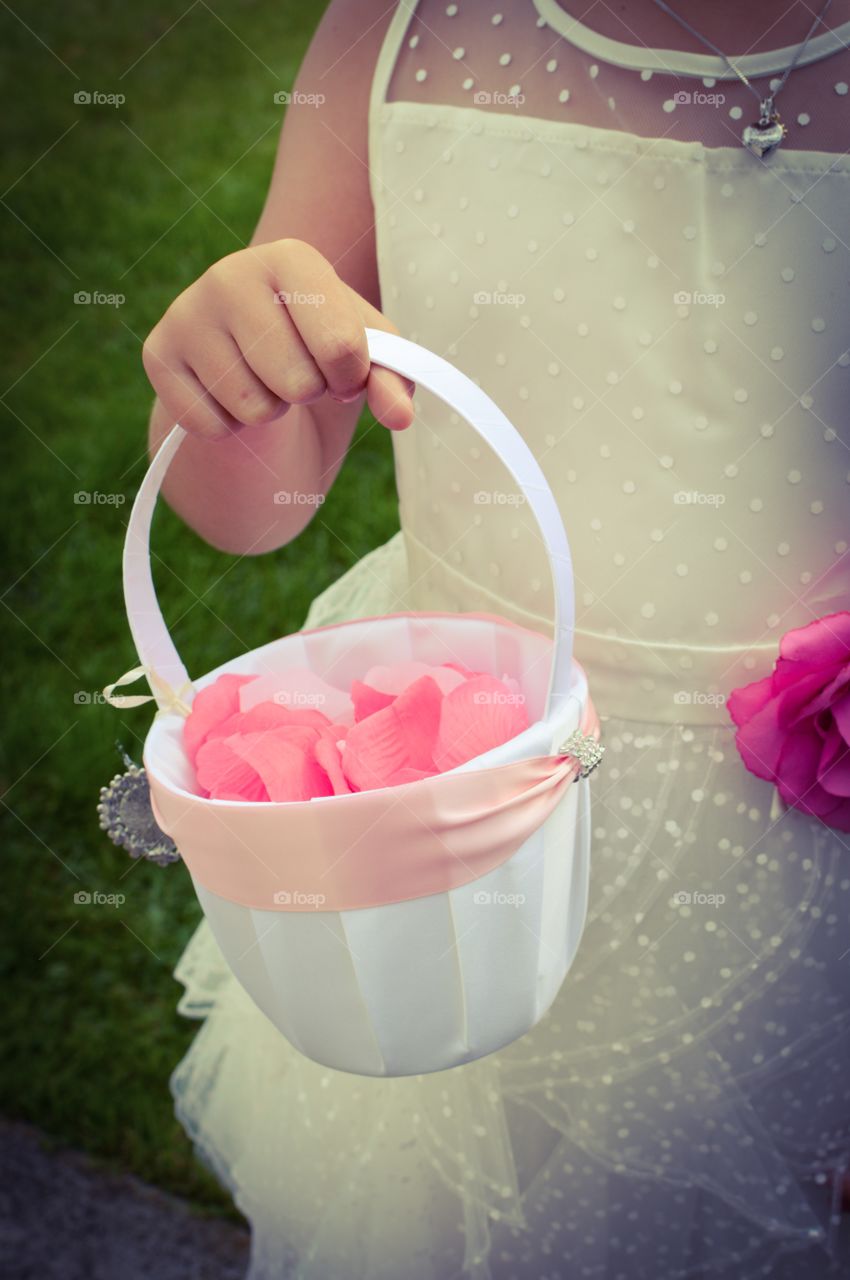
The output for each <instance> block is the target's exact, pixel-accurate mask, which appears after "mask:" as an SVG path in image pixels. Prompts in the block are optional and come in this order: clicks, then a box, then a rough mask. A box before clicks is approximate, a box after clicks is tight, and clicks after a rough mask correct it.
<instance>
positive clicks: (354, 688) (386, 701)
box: [351, 680, 398, 724]
mask: <svg viewBox="0 0 850 1280" xmlns="http://www.w3.org/2000/svg"><path fill="white" fill-rule="evenodd" d="M397 697H398V694H396V693H382V692H381V690H380V689H373V688H372V686H371V685H368V684H364V683H363V681H362V680H354V681H352V684H351V701H352V702H353V703H354V723H355V724H357V722H358V721H359V720H365V719H366V717H367V716H373V715H374V714H375V712H376V711H383V709H384V707H388V706H389V705H390V703H391V702H395V700H396V698H397Z"/></svg>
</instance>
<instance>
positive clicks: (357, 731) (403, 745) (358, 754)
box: [342, 676, 442, 791]
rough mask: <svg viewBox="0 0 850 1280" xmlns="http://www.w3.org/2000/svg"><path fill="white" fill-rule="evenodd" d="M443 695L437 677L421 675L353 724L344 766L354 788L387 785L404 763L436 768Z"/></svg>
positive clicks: (349, 734) (405, 766)
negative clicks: (387, 702)
mask: <svg viewBox="0 0 850 1280" xmlns="http://www.w3.org/2000/svg"><path fill="white" fill-rule="evenodd" d="M441 700H442V695H441V694H440V690H439V688H438V687H437V685H436V683H435V681H434V680H433V679H432V678H431V677H430V676H422V677H421V678H420V679H418V680H415V681H414V682H413V684H412V685H411V686H410V687H409V688H408V689H405V690H404V692H403V693H400V694H399V695H398V697H397V698H396V699H395V700H394V701H393V702H392V703H391V704H390V706H388V707H384V709H383V710H382V711H376V712H375V713H374V715H371V716H367V717H366V719H365V720H360V721H358V723H357V724H355V725H354V727H353V729H350V730H349V733H348V737H347V739H346V742H345V749H344V750H343V753H342V766H343V769H344V771H345V776H346V778H347V779H348V782H349V784H350V785H351V787H352V788H353V789H354V790H355V791H363V790H367V789H371V788H373V787H383V786H386V785H387V779H389V778H391V777H393V776H394V775H396V774H397V773H398V772H399V770H401V769H404V768H413V769H424V770H426V771H427V770H429V769H433V767H434V764H433V758H432V752H433V747H434V742H435V740H436V736H437V728H438V725H439V722H440V703H441Z"/></svg>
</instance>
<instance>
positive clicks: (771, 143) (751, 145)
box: [655, 0, 832, 160]
mask: <svg viewBox="0 0 850 1280" xmlns="http://www.w3.org/2000/svg"><path fill="white" fill-rule="evenodd" d="M655 3H656V4H657V6H658V8H659V9H662V10H663V11H664V13H667V14H669V15H670V17H671V18H673V19H674V20H675V21H676V22H678V24H679V26H680V27H684V29H685V31H688V32H690V34H691V35H692V36H693V37H694V39H696V40H699V41H700V42H701V43H702V44H704V45H705V46H706V48H708V49H711V51H712V52H713V53H716V54H717V56H718V58H720V59H721V60H722V61H723V62H725V63H726V65H727V67H729V68H730V69H731V70H732V71H733V72H734V73H735V75H736V76H737V77H738V79H739V80H740V81H741V82H742V83H743V84H745V85H746V87H747V88H748V89H749V91H750V93H752V94H753V95H754V96H755V97H756V98H757V99H758V102H759V118H758V120H757V121H756V122H755V123H753V124H748V125H747V126H746V128H745V129H744V132H743V133H742V134H741V141H742V143H743V144H744V146H745V147H746V148H747V150H749V151H752V153H753V154H754V155H756V156H758V158H759V159H760V160H761V159H763V158H764V157H765V156H767V155H770V153H771V152H772V151H775V150H776V148H777V147H778V146H779V145H780V143H781V142H782V139H783V138H784V137H785V135H786V133H787V129H786V128H785V125H784V124H783V123H782V120H781V119H780V116H779V112H778V111H777V110H776V106H775V103H776V99H777V97H778V96H779V94H780V93H781V92H782V90H783V89H784V88H785V83H786V81H787V80H788V77H789V76H790V74H791V72H792V71H793V70H794V68H795V67H796V65H797V63H798V62H799V61H800V59H801V58H802V56H803V54H804V53H805V51H806V48H807V46H808V43H809V41H810V40H811V38H812V36H813V35H814V33H815V28H816V27H817V26H818V25H819V24H820V23H822V22H823V19H824V15H825V14H826V11H827V9H828V8H829V6H830V5H831V4H832V0H824V5H823V7H822V9H821V11H820V13H819V14H818V15H817V17H816V18H815V20H814V22H813V23H812V25H811V26H810V27H809V31H808V34H807V35H806V38H805V40H803V41H802V43H801V44H800V45H798V47H797V51H796V53H795V54H794V56H793V58H792V59H791V61H790V62H789V64H788V66H787V67H786V68H785V70H784V72H783V73H782V78H781V79H780V80H779V83H778V84H777V86H776V88H775V89H772V88H771V86H770V84H769V85H768V92H767V93H766V94H764V95H762V94H761V93H759V91H758V89H756V88H755V86H754V85H752V84H751V83H750V81H749V78H748V77H747V76H745V75H744V73H743V71H742V70H741V68H740V67H738V66H736V65H735V63H734V62H733V61H732V59H731V58H730V57H729V56H728V55H727V54H725V53H724V52H723V51H722V49H718V47H717V45H716V44H712V42H711V41H710V40H709V39H707V38H706V37H705V36H704V35H702V34H701V33H700V32H699V31H697V30H696V28H695V27H692V26H691V24H690V22H688V20H687V18H683V17H682V15H681V14H680V13H676V11H675V9H671V8H670V6H669V4H667V3H666V0H655Z"/></svg>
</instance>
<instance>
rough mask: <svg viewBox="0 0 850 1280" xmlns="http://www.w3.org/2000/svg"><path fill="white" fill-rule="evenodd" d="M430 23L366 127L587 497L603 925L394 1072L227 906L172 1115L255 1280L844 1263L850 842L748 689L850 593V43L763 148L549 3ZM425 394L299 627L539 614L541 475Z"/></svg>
mask: <svg viewBox="0 0 850 1280" xmlns="http://www.w3.org/2000/svg"><path fill="white" fill-rule="evenodd" d="M405 7H406V8H415V12H414V13H413V15H412V17H411V18H410V20H409V22H408V23H407V24H406V25H405V24H404V23H402V22H401V21H400V20H398V21H397V22H396V24H395V28H394V35H393V37H392V39H391V40H390V41H389V42H388V44H387V46H385V55H384V59H383V61H382V63H381V65H380V66H379V71H378V76H377V78H376V92H375V95H374V97H373V103H372V113H371V120H370V172H371V183H372V194H373V199H374V203H375V213H376V235H377V252H378V263H379V273H380V282H381V292H382V305H383V308H384V310H385V312H386V313H387V314H388V315H389V317H390V319H391V320H392V321H393V322H394V323H395V324H396V325H397V326H398V328H399V330H400V331H401V332H402V333H403V334H404V335H405V336H408V337H410V338H412V339H414V340H416V341H418V342H421V343H423V344H424V345H425V346H428V347H431V348H433V349H434V350H436V351H438V352H440V353H441V354H443V355H445V356H446V357H447V358H448V359H449V360H451V361H453V362H454V363H455V364H456V365H458V367H460V368H461V369H463V370H464V371H465V372H466V373H468V374H469V375H470V376H471V377H473V378H474V379H475V380H476V381H478V382H479V383H480V385H481V386H482V387H484V388H485V389H486V390H487V391H488V393H489V394H490V395H491V396H492V397H493V398H494V399H495V400H496V401H497V402H498V403H499V404H500V405H501V406H502V408H503V409H504V410H505V412H506V413H507V414H508V415H509V417H510V418H511V419H512V420H513V422H514V423H515V424H516V426H517V427H518V429H519V430H520V431H521V432H522V434H523V435H524V436H525V438H526V440H527V441H528V442H529V444H530V445H531V447H532V448H533V450H534V452H535V454H536V456H537V457H538V459H539V461H540V465H541V467H542V468H543V470H544V472H545V474H546V476H547V479H548V481H549V483H550V485H551V487H552V490H553V492H554V495H555V497H556V500H557V501H558V504H559V506H560V509H561V512H562V514H563V517H564V521H565V524H566V528H567V532H568V535H569V538H570V543H571V548H572V554H573V559H574V569H575V589H576V601H577V619H576V636H575V648H576V655H577V657H578V658H579V659H580V661H581V662H582V664H583V665H584V667H585V669H586V671H587V674H588V678H589V681H590V687H591V690H592V693H593V696H594V700H595V702H596V705H597V707H598V709H599V711H600V713H601V716H602V721H603V724H602V732H603V740H604V742H605V744H606V747H607V751H606V756H605V760H604V763H603V765H602V766H601V767H600V769H599V770H598V772H597V773H596V774H595V775H594V777H593V779H592V782H591V795H592V805H593V813H592V823H593V844H592V851H593V852H592V858H593V869H592V883H591V891H590V894H591V896H590V906H589V918H588V924H587V928H586V931H585V934H584V937H583V939H582V942H581V946H580V948H579V952H578V956H577V959H576V961H575V963H574V965H573V967H572V969H571V971H570V973H569V974H568V976H567V980H566V982H565V984H564V987H563V989H562V991H561V993H560V995H559V996H558V998H557V1000H556V1002H555V1004H554V1006H553V1007H552V1009H551V1010H550V1012H549V1014H548V1015H547V1017H546V1018H545V1019H544V1020H543V1021H542V1022H541V1023H540V1024H539V1026H538V1027H537V1028H535V1029H534V1030H533V1031H532V1032H531V1033H530V1034H529V1035H527V1036H525V1037H524V1038H523V1039H522V1040H520V1041H519V1042H517V1043H515V1044H513V1045H511V1046H509V1047H508V1048H506V1049H504V1050H502V1051H501V1052H500V1053H498V1054H496V1055H494V1056H492V1057H490V1058H487V1059H483V1060H481V1061H480V1062H475V1063H471V1064H469V1065H468V1066H465V1067H462V1068H460V1069H458V1070H455V1071H451V1072H447V1073H442V1074H439V1075H435V1076H427V1077H421V1078H411V1079H402V1080H364V1079H359V1078H357V1077H352V1076H345V1075H342V1074H338V1073H333V1072H329V1071H326V1070H324V1069H323V1068H321V1067H319V1066H316V1065H315V1064H313V1063H311V1062H310V1061H308V1060H307V1059H306V1058H304V1057H302V1056H301V1055H300V1054H299V1053H298V1052H297V1051H296V1050H295V1049H294V1048H291V1047H290V1046H289V1045H288V1044H287V1043H286V1042H285V1041H283V1040H282V1038H281V1037H280V1036H279V1035H278V1034H277V1032H276V1031H275V1030H274V1029H273V1028H272V1027H271V1026H270V1024H268V1023H266V1022H265V1020H264V1019H263V1017H262V1015H261V1014H259V1013H258V1012H257V1011H256V1010H255V1009H254V1008H253V1007H252V1006H251V1005H250V1003H249V1002H248V1000H247V998H246V997H245V996H244V995H243V994H242V993H241V991H240V989H239V988H238V987H237V985H236V983H235V982H234V981H233V980H232V979H231V978H230V977H229V976H228V974H227V971H226V969H225V966H224V964H223V961H222V959H221V956H220V954H219V953H218V950H217V948H216V945H215V943H214V941H213V939H212V937H211V935H210V933H209V931H208V929H207V927H206V926H205V925H202V926H201V928H200V929H199V931H198V933H197V934H196V936H195V938H194V940H193V941H192V943H191V944H190V947H189V949H188V951H187V952H186V954H185V955H184V957H183V959H182V960H181V963H180V966H179V969H178V977H179V978H180V979H181V980H182V982H183V983H184V985H185V988H186V994H185V996H184V999H183V1002H182V1005H181V1009H182V1011H183V1012H184V1013H187V1014H189V1015H193V1016H197V1017H200V1018H203V1019H204V1023H203V1026H202V1028H201V1030H200V1032H199V1034H198V1036H197V1038H196V1040H195V1042H194V1044H193V1046H192V1048H191V1050H190V1052H189V1053H188V1054H187V1056H186V1058H185V1059H184V1060H183V1062H182V1063H181V1064H180V1066H179V1067H178V1069H177V1071H176V1072H175V1075H174V1078H173V1088H174V1093H175V1098H176V1101H177V1107H178V1114H179V1115H180V1118H181V1120H182V1121H183V1123H184V1124H185V1126H186V1127H187V1129H188V1130H189V1132H190V1133H191V1134H192V1136H193V1138H194V1139H195V1141H196V1143H197V1145H198V1149H199V1150H200V1151H201V1153H202V1154H203V1155H204V1157H205V1158H206V1160H207V1161H208V1162H209V1163H210V1164H211V1165H212V1167H213V1168H214V1169H215V1170H216V1171H217V1173H218V1174H219V1176H220V1177H221V1178H222V1179H223V1180H224V1181H225V1183H226V1184H227V1185H228V1186H230V1187H231V1188H232V1189H233V1192H234V1195H235V1197H236V1199H237V1202H238V1204H239V1206H240V1208H241V1209H242V1210H243V1212H245V1213H246V1214H247V1215H248V1216H249V1217H250V1219H251V1222H252V1225H253V1228H254V1255H253V1259H252V1268H251V1273H250V1276H251V1280H277V1278H278V1277H282V1276H283V1275H289V1274H291V1275H293V1276H297V1277H299V1278H301V1280H308V1278H309V1280H314V1278H315V1280H319V1278H321V1280H329V1278H330V1280H338V1278H339V1280H341V1278H342V1277H345V1278H346V1280H355V1278H359V1277H369V1278H370V1280H390V1278H391V1277H392V1280H397V1278H398V1277H401V1276H403V1277H405V1280H408V1278H411V1280H450V1278H454V1277H458V1278H459V1277H464V1278H471V1280H528V1278H531V1277H534V1280H585V1277H587V1278H588V1280H590V1278H592V1280H686V1278H687V1280H751V1278H753V1277H761V1276H771V1277H776V1278H778V1280H809V1278H810V1277H811V1278H812V1280H826V1278H829V1280H838V1277H840V1276H846V1275H848V1274H850V1256H849V1255H848V1232H847V1223H846V1218H845V1219H842V1217H841V1213H840V1207H841V1195H840V1185H841V1179H842V1176H843V1174H844V1172H845V1170H846V1169H847V1167H848V1164H850V1083H849V1082H848V1073H847V1063H848V1061H850V1002H848V998H847V987H848V973H850V967H848V966H850V953H848V945H849V944H850V848H848V846H847V841H846V839H845V838H843V837H841V836H840V834H838V833H835V832H831V831H830V830H828V829H827V828H825V827H822V826H819V825H818V824H817V823H815V822H814V821H812V820H810V819H808V818H807V817H805V816H804V815H802V814H800V813H797V812H795V811H787V812H784V813H783V812H781V811H779V810H777V809H776V808H775V807H774V805H773V803H772V795H771V790H770V788H769V787H768V785H767V784H766V783H764V782H762V781H761V780H759V779H757V778H755V777H753V776H752V775H750V774H748V773H747V772H746V770H745V769H744V767H743V765H742V763H741V761H740V758H739V756H738V753H737V750H736V748H735V744H734V733H733V729H732V726H731V722H730V720H729V717H728V714H727V712H726V709H725V702H726V699H727V697H728V695H729V693H730V691H731V689H733V688H735V687H736V686H740V685H743V684H746V683H748V682H750V681H752V680H755V679H758V678H760V677H761V676H763V675H765V674H767V672H768V671H769V670H770V669H771V667H772V665H773V661H774V658H775V656H776V649H777V644H778V641H779V638H780V636H781V635H782V634H783V633H784V632H785V631H786V630H788V629H789V628H791V627H794V626H801V625H804V624H805V623H806V622H808V621H810V620H811V619H812V618H813V617H815V616H821V615H823V614H826V613H828V612H831V611H834V610H836V609H841V608H847V607H850V606H849V605H848V602H850V558H848V537H850V535H848V528H850V522H848V511H850V427H848V414H847V405H848V402H850V351H848V344H849V343H850V295H848V292H847V288H846V280H847V276H848V269H850V249H848V244H847V233H846V222H847V219H846V209H847V199H848V192H849V191H850V160H848V158H847V157H846V156H845V155H844V154H843V152H844V149H845V147H846V142H847V137H848V136H850V129H848V115H847V112H848V103H847V96H848V95H847V83H848V81H850V53H848V52H847V50H846V49H844V48H842V49H840V50H839V51H838V52H836V53H833V54H832V55H830V56H829V57H825V58H822V59H821V60H819V61H817V62H814V63H812V64H811V65H809V66H802V67H801V68H799V70H798V71H796V72H795V73H794V75H793V76H792V77H791V79H790V80H789V82H788V85H787V86H786V88H785V89H784V90H783V93H782V95H781V101H782V111H783V117H784V119H785V120H786V121H787V122H788V125H789V136H788V138H787V140H786V143H785V144H784V145H783V147H782V148H781V149H780V151H779V152H777V153H776V154H775V155H774V156H773V157H771V158H770V160H769V162H765V163H762V162H760V161H758V160H756V159H755V157H753V156H752V155H750V154H749V153H747V152H746V151H744V149H743V148H742V147H741V146H740V144H739V140H738V137H739V133H740V127H741V124H742V123H744V122H747V121H749V120H750V119H751V118H752V112H753V109H754V107H756V104H755V101H754V99H753V98H752V97H751V95H749V94H748V93H747V91H746V89H744V87H743V86H741V85H740V84H736V83H733V82H730V81H728V80H723V79H719V78H716V77H712V76H711V75H708V74H706V75H705V76H697V77H696V78H694V77H690V78H687V77H681V76H675V75H671V74H669V73H668V72H665V70H664V68H663V67H662V68H659V67H658V66H652V67H650V66H640V65H638V66H636V67H624V66H619V65H614V64H612V63H611V62H610V61H609V60H606V58H604V57H602V56H601V55H600V54H599V53H598V52H587V51H584V50H582V49H581V48H580V47H579V46H578V45H577V44H575V43H571V42H570V41H569V40H568V39H567V38H565V36H564V35H563V34H561V33H559V32H557V31H555V30H553V28H552V27H550V26H549V25H548V24H547V22H546V21H545V20H544V19H542V18H541V17H540V15H539V13H538V7H537V6H535V4H533V3H531V2H530V0H529V3H525V2H523V3H517V4H516V5H511V6H507V5H502V7H501V8H500V7H499V6H498V4H497V3H495V2H494V3H492V4H489V3H488V4H480V3H476V2H474V0H463V2H462V3H458V4H452V5H447V4H446V3H445V0H422V2H421V3H419V4H418V5H416V6H405ZM540 8H541V10H542V9H545V6H542V5H541V6H540ZM590 20H591V19H590V17H588V21H590ZM845 43H847V42H846V40H845ZM675 44H676V42H675V38H673V39H671V47H675ZM684 93H689V94H690V95H691V97H690V101H688V100H686V99H685V98H683V97H682V94H684ZM718 94H722V95H724V101H723V102H722V103H718V102H716V101H707V100H704V99H706V97H707V96H710V95H718ZM416 402H417V415H418V421H417V424H416V426H415V427H414V429H413V430H411V431H409V432H406V433H402V434H400V435H396V436H394V439H393V444H394V448H395V451H396V461H397V479H398V486H399V496H400V514H401V524H402V531H401V532H400V533H399V534H397V535H396V536H395V537H394V538H392V539H391V540H390V541H389V542H388V543H386V544H385V545H384V546H382V547H380V548H378V549H377V550H376V551H375V552H373V553H372V554H371V555H369V556H367V557H366V558H365V559H364V560H363V561H361V562H360V563H359V564H358V565H357V566H355V568H354V569H352V570H351V571H350V572H349V573H348V574H347V575H345V577H343V578H342V579H341V580H340V582H338V583H337V584H336V585H335V586H333V587H332V588H331V589H330V590H329V591H327V592H325V593H324V594H323V595H322V596H320V597H319V598H318V599H317V600H316V601H314V603H313V606H312V608H311V611H310V615H309V617H308V619H307V625H313V626H317V625H322V624H325V623H329V622H333V621H337V620H341V619H344V618H349V617H355V616H360V615H373V614H381V613H385V612H391V611H395V610H401V609H457V610H483V611H487V612H495V613H501V614H503V615H505V616H507V617H510V618H513V619H515V620H516V621H519V622H521V623H523V624H525V625H528V626H532V627H535V628H538V629H543V630H545V629H547V628H548V627H549V626H550V625H551V606H552V589H551V583H550V582H549V581H548V579H547V572H546V565H545V559H544V554H543V550H542V548H541V546H540V545H539V541H538V539H537V536H536V533H535V530H534V528H533V526H532V521H531V519H530V517H529V515H528V513H527V512H526V511H525V509H524V507H523V504H522V503H521V502H519V501H518V500H517V494H516V491H515V489H514V487H513V486H512V484H511V482H510V477H509V476H508V475H507V473H506V472H505V470H504V468H503V467H502V466H501V465H500V464H499V463H497V462H496V461H495V459H494V458H493V457H492V456H491V455H490V454H489V452H488V451H487V450H486V449H485V448H484V447H482V445H481V443H480V441H478V440H477V438H476V437H475V436H474V434H473V432H472V431H471V429H469V428H468V427H466V426H465V425H464V424H463V423H462V422H461V421H460V420H459V419H458V418H457V416H456V415H455V414H452V413H451V412H449V411H448V410H447V409H446V408H445V407H444V406H443V405H442V404H441V403H440V402H438V401H436V400H435V399H434V398H433V397H431V396H429V395H428V394H427V393H425V392H423V391H421V390H420V391H418V392H417V396H416ZM399 856H403V851H401V850H400V851H399ZM298 980H299V981H303V975H299V976H298ZM494 999H498V992H494ZM287 1268H290V1269H287Z"/></svg>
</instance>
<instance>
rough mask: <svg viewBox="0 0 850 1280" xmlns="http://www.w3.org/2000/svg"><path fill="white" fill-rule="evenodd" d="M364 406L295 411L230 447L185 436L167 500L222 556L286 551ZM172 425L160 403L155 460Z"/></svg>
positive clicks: (153, 429)
mask: <svg viewBox="0 0 850 1280" xmlns="http://www.w3.org/2000/svg"><path fill="white" fill-rule="evenodd" d="M323 399H324V401H325V402H327V397H324V398H323ZM361 406H362V399H361V400H358V401H357V402H355V403H353V404H347V405H339V404H334V403H332V402H331V403H330V404H328V403H323V404H322V406H321V407H319V406H318V405H317V404H312V405H293V406H292V407H291V408H290V409H289V411H288V412H287V413H286V414H285V415H284V416H283V417H282V418H280V419H278V420H277V421H275V422H271V423H267V424H264V425H262V426H251V427H247V426H246V427H243V428H241V429H240V430H239V431H237V432H234V433H233V434H232V435H231V436H229V437H227V438H226V439H218V440H216V439H213V440H206V439H203V438H202V437H200V436H197V435H188V436H187V437H186V439H185V440H184V441H183V443H182V444H181V446H180V449H179V451H178V452H177V454H176V456H175V458H174V461H173V462H172V464H171V466H170V467H169V470H168V474H167V476H166V478H165V482H164V484H163V495H164V497H165V499H166V501H167V502H168V504H169V506H170V507H172V508H173V509H174V511H176V512H177V514H178V515H179V516H180V517H181V518H182V519H183V520H185V521H186V523H187V524H188V525H190V526H191V528H193V529H194V530H195V531H196V533H198V534H199V535H200V536H201V537H202V538H204V539H205V541H207V542H209V543H210V544H211V545H212V546H214V547H217V548H219V550H221V551H227V552H230V553H232V554H234V555H259V554H262V553H263V552H266V551H271V550H274V549H275V548H276V547H279V546H283V545H284V544H285V543H287V542H289V541H291V540H292V539H293V538H294V537H296V536H297V535H298V534H299V533H300V532H301V530H302V529H303V528H304V527H305V525H307V524H308V523H309V521H310V520H311V519H312V517H313V516H314V515H315V513H316V510H317V508H318V506H319V505H320V502H319V500H320V498H321V497H322V496H323V495H324V494H326V493H327V492H328V490H329V488H330V486H331V484H332V483H333V480H334V478H335V476H336V474H337V472H338V470H339V467H340V465H341V462H342V459H343V457H344V456H345V451H346V448H347V445H348V442H349V440H350V438H351V434H352V433H353V431H354V427H355V426H356V422H357V417H358V415H359V411H360V408H361ZM172 425H173V420H172V419H171V418H170V417H169V415H168V413H167V412H166V410H165V409H164V408H163V406H162V405H161V404H160V402H159V401H158V400H157V401H155V403H154V407H153V412H152V414H151V419H150V428H149V442H150V450H151V453H153V452H154V451H155V450H156V448H157V447H158V446H159V444H160V442H161V441H162V440H163V439H164V438H165V436H166V435H167V434H168V432H169V431H170V429H171V426H172ZM281 495H289V500H288V501H287V499H286V498H285V497H282V496H281Z"/></svg>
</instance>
